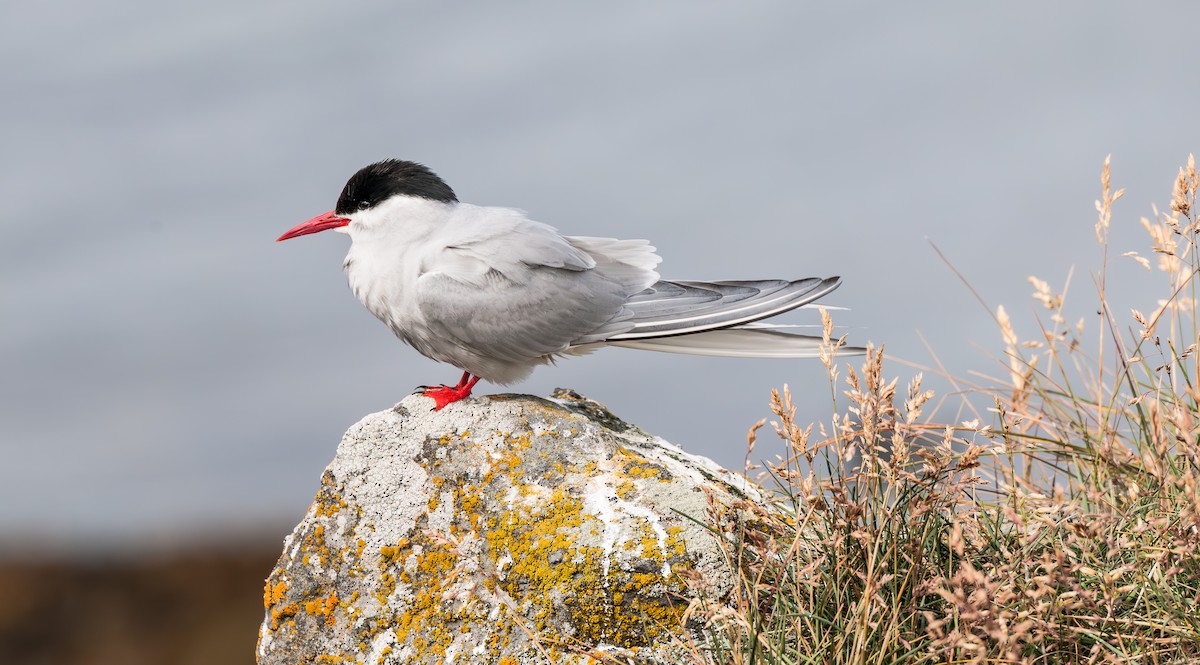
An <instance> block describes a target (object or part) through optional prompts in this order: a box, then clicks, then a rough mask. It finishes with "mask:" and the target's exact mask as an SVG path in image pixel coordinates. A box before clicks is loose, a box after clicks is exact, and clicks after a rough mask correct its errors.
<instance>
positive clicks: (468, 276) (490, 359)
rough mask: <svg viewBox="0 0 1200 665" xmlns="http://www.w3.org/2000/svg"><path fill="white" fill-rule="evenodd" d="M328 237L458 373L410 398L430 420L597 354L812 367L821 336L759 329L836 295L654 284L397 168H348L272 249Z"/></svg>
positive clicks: (599, 252) (764, 283)
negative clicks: (326, 202)
mask: <svg viewBox="0 0 1200 665" xmlns="http://www.w3.org/2000/svg"><path fill="white" fill-rule="evenodd" d="M329 229H333V230H334V231H338V232H341V233H345V234H348V235H349V236H350V240H351V244H350V248H349V250H348V252H347V254H346V259H345V262H344V264H343V269H344V270H345V272H346V276H347V281H348V282H349V284H350V288H351V290H352V291H353V292H354V295H355V296H356V297H357V298H358V300H359V301H360V302H362V304H363V305H364V306H366V308H367V309H368V310H370V312H371V313H372V314H374V315H375V316H376V317H377V318H378V319H379V320H380V321H382V322H383V323H384V324H386V325H387V326H388V328H390V329H391V331H392V332H393V333H394V334H395V335H396V337H398V338H400V339H401V340H402V341H404V342H405V343H406V344H408V345H410V346H412V347H413V348H414V349H416V350H417V352H419V353H421V354H422V355H424V356H426V357H429V358H432V359H433V360H436V361H439V362H443V363H447V364H449V365H452V366H454V367H456V368H458V369H460V370H462V377H461V379H460V380H459V381H458V383H457V384H455V385H453V386H450V385H444V384H443V385H436V386H419V387H418V389H417V390H416V391H415V392H416V393H421V394H424V395H425V396H427V397H430V398H432V399H433V401H434V406H433V408H434V409H435V410H441V409H442V408H444V407H446V406H447V405H449V404H452V403H454V402H457V401H459V400H462V399H465V398H467V397H469V396H470V395H471V391H472V389H473V388H474V387H475V385H476V384H477V383H478V382H479V381H480V380H481V379H483V380H487V381H488V382H490V383H496V384H500V385H508V384H512V383H515V382H518V381H520V380H522V379H524V378H526V377H527V376H529V374H530V373H531V372H532V371H533V369H534V368H535V367H537V366H539V365H543V364H548V363H553V362H555V361H556V359H559V358H562V357H566V356H573V355H582V354H586V353H590V352H592V351H594V350H596V349H598V348H601V347H605V346H618V347H627V348H634V349H644V350H651V351H665V352H673V353H686V354H694V355H702V356H734V357H750V358H814V357H819V355H820V352H821V349H822V339H821V338H820V337H811V336H807V335H800V334H795V333H791V332H786V331H785V329H786V328H788V327H789V326H774V325H771V324H766V323H762V320H763V319H766V318H768V317H772V316H775V315H777V314H781V313H783V312H786V311H789V310H793V309H796V308H798V307H803V306H805V305H808V304H810V303H813V302H814V301H816V300H817V299H818V298H821V297H822V296H825V295H827V294H828V293H829V292H831V291H833V290H834V289H836V288H837V287H838V285H839V284H840V278H839V277H808V278H803V279H766V280H723V281H694V280H665V279H660V277H659V273H658V271H657V268H658V265H659V263H660V262H661V261H662V259H661V258H660V257H659V256H658V254H657V250H656V249H655V247H654V246H652V245H651V244H650V243H649V241H647V240H619V239H616V238H598V237H590V236H568V235H562V234H560V233H559V232H558V230H556V229H555V228H554V227H552V226H549V225H547V224H544V223H541V222H538V221H534V220H532V219H530V218H529V217H528V216H527V214H526V213H525V212H523V211H521V210H517V209H514V208H502V207H490V206H479V205H472V204H469V203H463V202H460V201H459V200H458V197H457V196H456V195H455V193H454V190H453V189H451V187H450V186H449V185H448V184H446V182H445V181H444V180H442V179H441V178H440V177H438V176H437V174H435V173H434V172H433V171H432V170H430V169H429V168H428V167H426V166H424V165H423V164H420V163H417V162H412V161H406V160H400V159H385V160H383V161H379V162H375V163H373V164H370V165H368V166H365V167H363V168H362V169H359V170H358V172H356V173H355V174H354V175H353V176H351V178H350V179H349V180H348V181H347V182H346V186H345V187H344V188H343V189H342V192H341V195H340V196H339V197H338V199H337V204H336V206H335V207H334V209H333V210H330V211H329V212H325V213H322V214H320V215H317V216H316V217H313V218H312V219H309V220H307V221H305V222H304V223H302V224H299V225H297V226H296V227H294V228H292V229H290V230H288V231H287V232H285V233H284V234H283V235H281V236H279V238H278V239H277V242H281V241H284V240H288V239H291V238H296V237H299V236H304V235H309V234H313V233H318V232H320V231H326V230H329ZM863 351H864V349H861V348H858V347H846V346H843V347H842V348H841V349H839V350H838V353H840V354H859V353H862V352H863Z"/></svg>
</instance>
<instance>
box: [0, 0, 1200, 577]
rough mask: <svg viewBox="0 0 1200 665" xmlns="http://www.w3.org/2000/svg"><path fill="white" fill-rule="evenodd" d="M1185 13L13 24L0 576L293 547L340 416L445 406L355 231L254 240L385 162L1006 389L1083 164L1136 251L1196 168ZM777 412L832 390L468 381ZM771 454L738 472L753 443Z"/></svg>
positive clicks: (665, 431)
mask: <svg viewBox="0 0 1200 665" xmlns="http://www.w3.org/2000/svg"><path fill="white" fill-rule="evenodd" d="M1198 18H1200V6H1196V5H1194V4H1189V3H1182V2H1180V3H1159V4H1155V5H1153V6H1151V5H1146V4H1132V3H1130V4H1118V3H1107V4H1106V5H1101V4H1098V3H1090V2H1061V3H1053V4H1050V3H1034V2H1014V3H989V4H988V5H982V4H978V3H960V2H948V1H947V2H930V3H922V4H920V5H912V4H908V3H885V2H857V3H811V2H810V3H799V2H753V3H714V2H656V3H633V2H618V3H594V4H589V5H584V4H582V3H557V4H548V3H537V4H534V3H523V2H513V3H486V2H475V3H454V4H446V3H410V2H391V3H357V2H350V3H317V2H307V1H299V2H293V3H288V4H287V5H281V4H278V3H265V2H245V1H239V2H236V3H235V2H230V1H228V0H214V1H212V2H206V3H203V4H199V5H196V4H192V5H186V4H180V3H151V2H131V1H128V0H125V1H117V2H111V3H84V2H79V1H78V0H76V1H70V0H68V1H67V2H59V3H33V2H26V1H21V0H18V2H10V3H4V4H3V6H0V61H3V62H5V63H9V65H8V66H6V67H4V68H0V89H3V90H4V91H5V102H4V104H3V105H0V144H2V146H3V150H2V151H0V154H2V157H0V195H2V200H3V201H4V202H5V203H4V207H3V211H2V212H0V469H3V470H4V471H5V473H4V478H5V481H4V482H3V483H2V484H0V550H9V551H11V550H13V549H22V548H23V549H27V550H28V549H31V548H32V549H34V550H45V551H47V552H49V551H55V552H68V553H76V554H78V553H82V554H83V555H88V554H89V553H92V552H99V551H112V550H119V551H140V550H141V549H143V548H146V547H149V546H156V545H162V544H164V543H168V544H169V543H179V542H208V541H210V540H220V539H223V538H230V537H236V536H240V535H241V536H244V535H247V534H251V535H262V534H264V533H265V534H267V535H269V536H271V537H274V536H275V535H278V536H280V537H281V536H282V535H283V534H284V533H285V532H286V531H287V530H288V529H289V528H290V525H291V524H293V523H295V522H296V521H297V520H298V519H299V518H300V517H301V516H302V515H303V513H304V511H305V510H306V509H307V507H308V504H309V502H310V501H311V499H312V496H313V494H314V493H315V491H316V489H317V484H318V481H319V478H320V474H321V471H322V469H323V468H324V466H325V465H326V464H328V463H329V461H330V460H331V459H332V457H333V454H334V452H335V449H336V446H337V443H338V441H339V439H340V438H341V435H342V433H343V432H344V431H345V430H346V429H347V428H348V427H349V426H350V425H351V424H353V423H354V422H356V421H357V420H358V419H360V418H361V417H362V416H364V415H366V414H368V413H371V412H374V411H379V410H382V409H385V408H389V407H390V406H392V405H393V404H394V403H396V402H398V401H399V400H400V399H402V398H403V397H404V396H405V395H407V394H408V393H409V392H410V391H411V390H412V389H413V387H415V386H417V385H420V384H434V383H443V382H450V383H453V382H454V381H456V380H457V377H458V374H459V372H458V371H457V370H455V369H454V368H452V367H448V366H444V365H438V364H437V363H434V362H433V361H430V360H427V359H425V358H422V357H421V356H419V355H418V354H417V353H416V352H414V351H413V350H412V349H410V348H408V347H405V346H404V345H403V344H401V343H400V342H398V341H397V340H396V339H395V338H394V337H393V336H392V335H391V333H390V332H389V331H388V330H387V329H386V327H384V326H383V325H381V324H380V323H379V322H378V321H376V320H375V319H374V318H373V317H372V316H371V315H370V314H369V313H368V312H367V311H366V310H365V309H363V308H362V307H361V306H360V305H359V303H358V302H357V301H356V300H355V299H354V297H353V296H352V294H351V293H350V291H349V289H348V288H347V286H346V283H345V277H344V275H343V274H342V273H341V262H342V257H343V255H344V254H345V251H346V247H347V244H348V240H347V238H345V237H344V236H341V235H335V234H322V235H318V236H310V237H305V238H302V239H298V240H293V241H289V242H288V243H284V244H276V243H275V242H274V239H275V238H276V237H277V236H278V235H279V234H280V233H282V232H283V231H285V230H287V229H288V228H291V227H292V226H294V225H295V224H297V223H299V222H301V221H303V220H305V219H308V218H309V217H311V216H313V215H316V214H319V213H321V212H324V211H326V210H329V209H331V208H332V207H333V204H334V202H335V201H336V198H337V195H338V193H339V192H340V190H341V188H342V186H343V184H344V183H345V181H346V179H347V178H348V177H349V176H350V175H351V174H352V173H353V172H354V171H355V170H357V169H358V168H360V167H361V166H364V165H366V164H368V163H370V162H373V161H376V160H379V159H383V158H387V157H397V158H403V159H412V160H416V161H420V162H423V163H425V164H427V165H428V166H430V167H431V168H433V169H434V170H435V171H437V173H438V174H439V175H441V176H442V177H443V178H444V179H445V180H446V181H447V182H448V183H450V185H451V186H452V187H453V188H454V189H455V191H456V192H457V193H458V195H459V198H460V199H462V200H464V201H468V202H471V203H476V204H483V205H499V206H508V207H516V208H521V209H524V210H526V211H528V213H529V215H530V216H531V217H532V218H533V219H537V220H539V221H543V222H546V223H548V224H551V225H553V226H555V227H557V228H559V229H560V230H561V231H562V232H564V233H566V234H573V235H593V236H611V237H621V238H648V239H650V240H651V241H652V242H653V243H654V245H655V246H656V247H658V249H659V253H660V254H661V255H662V256H663V257H664V261H663V264H662V265H661V266H660V272H661V273H662V274H663V276H664V277H667V278H680V279H737V278H743V279H757V278H779V277H788V278H799V277H808V276H828V275H841V276H842V278H843V280H844V284H843V286H842V287H841V288H840V289H839V290H838V291H837V292H835V293H834V294H833V295H832V296H831V297H829V298H828V299H827V301H828V302H829V303H830V304H833V305H838V306H842V307H846V308H848V310H846V311H837V312H835V321H836V322H837V323H838V324H839V326H841V328H840V329H841V331H843V332H845V333H846V334H847V335H848V337H849V339H850V340H851V341H852V342H853V343H859V344H865V343H868V342H870V343H872V344H876V345H880V344H882V345H884V346H885V348H886V350H887V352H888V354H889V356H890V357H892V358H895V359H896V360H895V361H893V362H891V363H890V364H889V365H888V366H887V373H888V374H889V375H892V376H897V377H899V378H900V379H901V383H902V384H903V383H907V381H908V380H909V379H910V378H911V377H912V375H913V374H914V373H915V372H916V371H917V370H916V369H914V368H913V367H912V366H911V365H910V364H906V363H915V364H917V365H929V364H932V363H933V355H932V354H931V351H930V350H931V349H932V353H935V354H936V357H937V359H938V362H940V363H941V364H943V365H944V366H945V367H946V368H947V369H948V370H949V371H950V372H951V373H955V374H958V375H965V374H967V373H969V372H972V371H980V372H985V373H992V374H999V373H1001V370H1000V369H999V368H1000V365H999V364H998V362H999V361H997V357H999V355H1000V353H1001V349H1002V344H1001V340H1000V336H999V333H998V332H997V330H996V328H995V326H994V324H993V323H992V321H991V318H990V310H991V309H993V308H994V307H995V306H996V305H999V304H1004V305H1005V306H1006V307H1007V308H1008V310H1009V312H1010V313H1011V314H1012V315H1013V318H1014V321H1015V323H1016V325H1017V327H1018V329H1019V330H1020V331H1021V332H1025V333H1028V332H1030V331H1031V330H1033V328H1032V325H1033V324H1032V321H1033V318H1032V317H1033V314H1034V312H1035V306H1036V305H1035V303H1034V302H1033V300H1032V299H1031V298H1030V297H1029V296H1030V292H1031V288H1030V287H1029V285H1028V284H1027V282H1026V278H1027V276H1029V275H1037V276H1039V277H1041V278H1043V279H1046V280H1047V281H1049V282H1050V283H1051V284H1052V285H1055V286H1061V285H1063V283H1064V282H1065V280H1066V279H1067V277H1068V275H1073V277H1072V282H1071V289H1072V294H1073V296H1072V297H1076V298H1078V299H1079V300H1078V302H1077V303H1075V302H1074V301H1072V300H1070V299H1069V303H1074V305H1072V306H1075V307H1077V309H1078V311H1079V313H1080V314H1081V315H1083V314H1087V313H1088V312H1089V308H1090V309H1092V310H1094V306H1093V305H1090V304H1089V303H1090V302H1091V301H1090V300H1088V298H1089V297H1090V294H1091V293H1092V292H1093V289H1092V275H1094V274H1095V272H1096V271H1097V270H1098V269H1099V267H1100V260H1099V256H1100V253H1099V250H1098V248H1097V245H1096V241H1095V237H1094V232H1093V225H1094V222H1095V212H1094V208H1093V201H1094V200H1095V199H1096V198H1097V197H1098V196H1099V191H1100V188H1099V187H1100V186H1099V173H1100V168H1101V164H1102V162H1103V160H1104V158H1105V156H1106V155H1109V154H1111V155H1112V163H1113V172H1114V183H1115V184H1116V185H1117V186H1121V187H1125V188H1126V190H1127V192H1126V195H1125V198H1124V199H1123V200H1122V201H1121V202H1120V203H1119V204H1118V206H1117V209H1116V217H1115V220H1114V227H1113V232H1112V233H1113V246H1114V248H1116V249H1117V250H1119V251H1116V252H1115V253H1114V254H1119V253H1120V252H1121V251H1126V250H1137V251H1139V252H1141V253H1142V254H1149V251H1148V245H1147V243H1146V241H1145V240H1144V238H1143V234H1142V232H1141V230H1140V227H1139V226H1138V224H1137V220H1138V218H1139V217H1141V216H1149V215H1151V214H1152V207H1151V206H1152V205H1153V204H1155V203H1157V204H1158V205H1159V207H1160V208H1165V207H1166V206H1167V204H1168V203H1169V200H1170V185H1171V182H1172V179H1173V177H1174V174H1175V172H1176V170H1177V169H1178V168H1179V166H1180V165H1182V164H1183V163H1184V162H1185V160H1186V158H1187V155H1188V153H1189V152H1193V151H1195V150H1196V149H1197V146H1200V123H1196V122H1195V114H1196V109H1197V108H1198V107H1200V87H1198V86H1197V85H1196V81H1197V66H1196V64H1195V63H1196V57H1195V49H1194V31H1195V27H1196V25H1197V23H1198V22H1197V19H1198ZM934 245H936V247H937V248H939V249H940V250H941V252H942V253H944V254H945V256H946V257H947V259H948V260H949V261H950V263H951V264H953V266H954V269H956V270H957V271H958V272H959V273H961V274H962V276H963V278H964V279H965V280H966V281H967V282H969V284H970V288H968V287H967V286H966V285H964V284H963V283H962V282H961V281H959V279H958V277H956V276H955V272H954V270H952V269H951V268H950V267H949V266H948V265H947V264H946V263H944V262H943V261H942V260H941V259H940V258H939V257H938V254H937V253H936V252H935V251H934V249H933V246H934ZM1114 264H1115V265H1114V267H1113V269H1112V270H1113V275H1115V276H1116V278H1114V279H1112V280H1111V281H1110V283H1109V287H1110V292H1111V293H1110V296H1111V298H1112V299H1113V300H1114V301H1115V303H1116V305H1117V307H1114V311H1126V309H1127V307H1128V306H1139V307H1141V308H1142V309H1143V310H1144V311H1148V310H1150V309H1152V307H1151V306H1150V305H1147V304H1145V295H1146V293H1147V292H1148V291H1147V289H1149V288H1150V287H1151V285H1153V284H1154V283H1155V282H1154V281H1153V279H1154V276H1153V275H1148V274H1144V273H1143V272H1142V271H1141V270H1140V268H1137V266H1136V265H1134V264H1133V262H1132V261H1125V262H1120V261H1114ZM972 289H974V290H975V291H976V292H978V294H979V296H980V297H981V298H982V299H983V300H984V302H985V303H986V305H987V306H986V307H985V306H984V305H982V304H980V303H979V302H978V301H977V300H976V298H975V296H974V295H973V294H972ZM1126 303H1129V304H1128V305H1126V306H1125V308H1124V309H1123V308H1122V306H1123V305H1125V304H1126ZM815 321H816V317H815V316H813V314H812V313H811V312H808V313H804V312H801V313H796V314H793V315H789V317H786V318H785V321H784V322H789V323H811V322H815ZM928 382H929V383H930V384H931V385H933V386H934V387H938V388H939V389H943V388H945V385H944V384H939V383H938V382H936V381H933V380H932V379H930V380H929V381H928ZM784 384H788V385H790V387H791V389H792V391H793V394H794V395H795V396H796V399H797V401H798V403H799V408H798V410H799V416H800V420H802V421H814V420H824V421H828V419H829V417H830V414H831V413H832V406H831V400H832V395H833V394H834V393H835V392H836V391H833V390H831V388H830V386H829V383H828V380H827V379H826V377H825V373H824V369H823V368H822V367H821V366H820V364H819V363H816V362H804V361H794V362H792V361H789V362H771V361H763V360H736V359H713V358H698V357H689V356H681V355H666V354H650V353H646V352H639V351H634V350H626V349H608V350H604V351H601V352H599V353H597V354H594V355H592V356H588V357H584V358H575V359H569V360H566V361H564V362H562V363H561V364H559V365H558V366H556V367H545V368H540V369H538V370H537V371H536V372H535V373H534V375H533V376H532V377H531V378H530V379H529V380H527V381H526V382H524V383H522V384H520V385H517V386H513V387H511V388H499V387H496V386H490V385H487V384H481V385H480V386H479V389H477V392H478V393H488V392H501V391H503V392H523V393H530V394H534V395H547V394H548V393H549V392H550V391H551V390H553V389H554V388H555V387H557V386H564V387H570V388H573V389H575V390H577V391H579V392H580V393H582V394H584V395H587V396H589V397H591V398H593V399H596V400H598V401H600V402H602V403H604V404H606V405H607V406H608V407H609V408H610V409H611V410H612V411H613V412H614V413H616V414H617V415H618V416H620V417H622V418H624V419H626V420H628V421H630V422H633V423H636V424H638V425H640V426H641V427H643V428H644V429H646V430H647V431H650V432H652V433H654V434H658V435H660V436H662V437H664V438H666V439H668V440H670V441H672V442H674V443H676V444H678V445H681V446H683V447H684V448H685V449H686V450H688V451H690V452H694V453H700V454H704V455H708V456H710V457H712V458H714V459H715V460H717V461H718V462H720V463H722V464H724V465H726V466H729V467H732V468H741V466H742V464H743V459H744V456H745V434H746V431H747V429H748V428H749V427H750V426H751V425H752V424H753V423H754V422H755V421H757V420H758V419H759V418H763V417H770V413H769V411H768V408H767V407H768V400H769V396H770V391H771V389H773V388H778V387H782V386H783V385H784ZM839 390H840V388H839ZM843 401H844V400H843ZM951 411H952V410H951ZM949 415H951V416H953V413H952V412H951V413H950V414H949ZM769 438H770V437H766V436H764V437H762V440H760V442H759V447H758V449H757V450H756V455H759V456H762V455H767V456H769V455H771V454H773V453H775V452H778V450H779V448H778V445H777V444H775V443H772V442H770V441H768V439H769Z"/></svg>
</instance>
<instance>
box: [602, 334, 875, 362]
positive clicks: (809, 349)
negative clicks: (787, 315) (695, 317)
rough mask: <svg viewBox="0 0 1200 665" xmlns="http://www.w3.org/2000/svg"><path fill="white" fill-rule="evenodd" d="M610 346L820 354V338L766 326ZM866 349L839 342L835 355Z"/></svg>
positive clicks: (738, 354) (741, 354)
mask: <svg viewBox="0 0 1200 665" xmlns="http://www.w3.org/2000/svg"><path fill="white" fill-rule="evenodd" d="M608 344H609V345H611V346H623V347H625V348H628V349H642V350H645V351H663V352H666V353H686V354H689V355H696V356H722V357H727V358H775V359H780V358H817V357H820V353H821V344H822V339H821V338H820V337H816V336H810V335H796V334H792V333H785V332H780V331H779V330H773V329H770V328H766V327H750V328H724V329H721V330H707V331H704V332H697V333H691V334H687V335H674V336H671V337H654V338H650V339H639V340H629V341H610V342H608ZM865 352H866V349H864V348H862V347H857V346H843V347H841V348H839V349H838V350H837V353H838V355H862V354H863V353H865Z"/></svg>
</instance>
